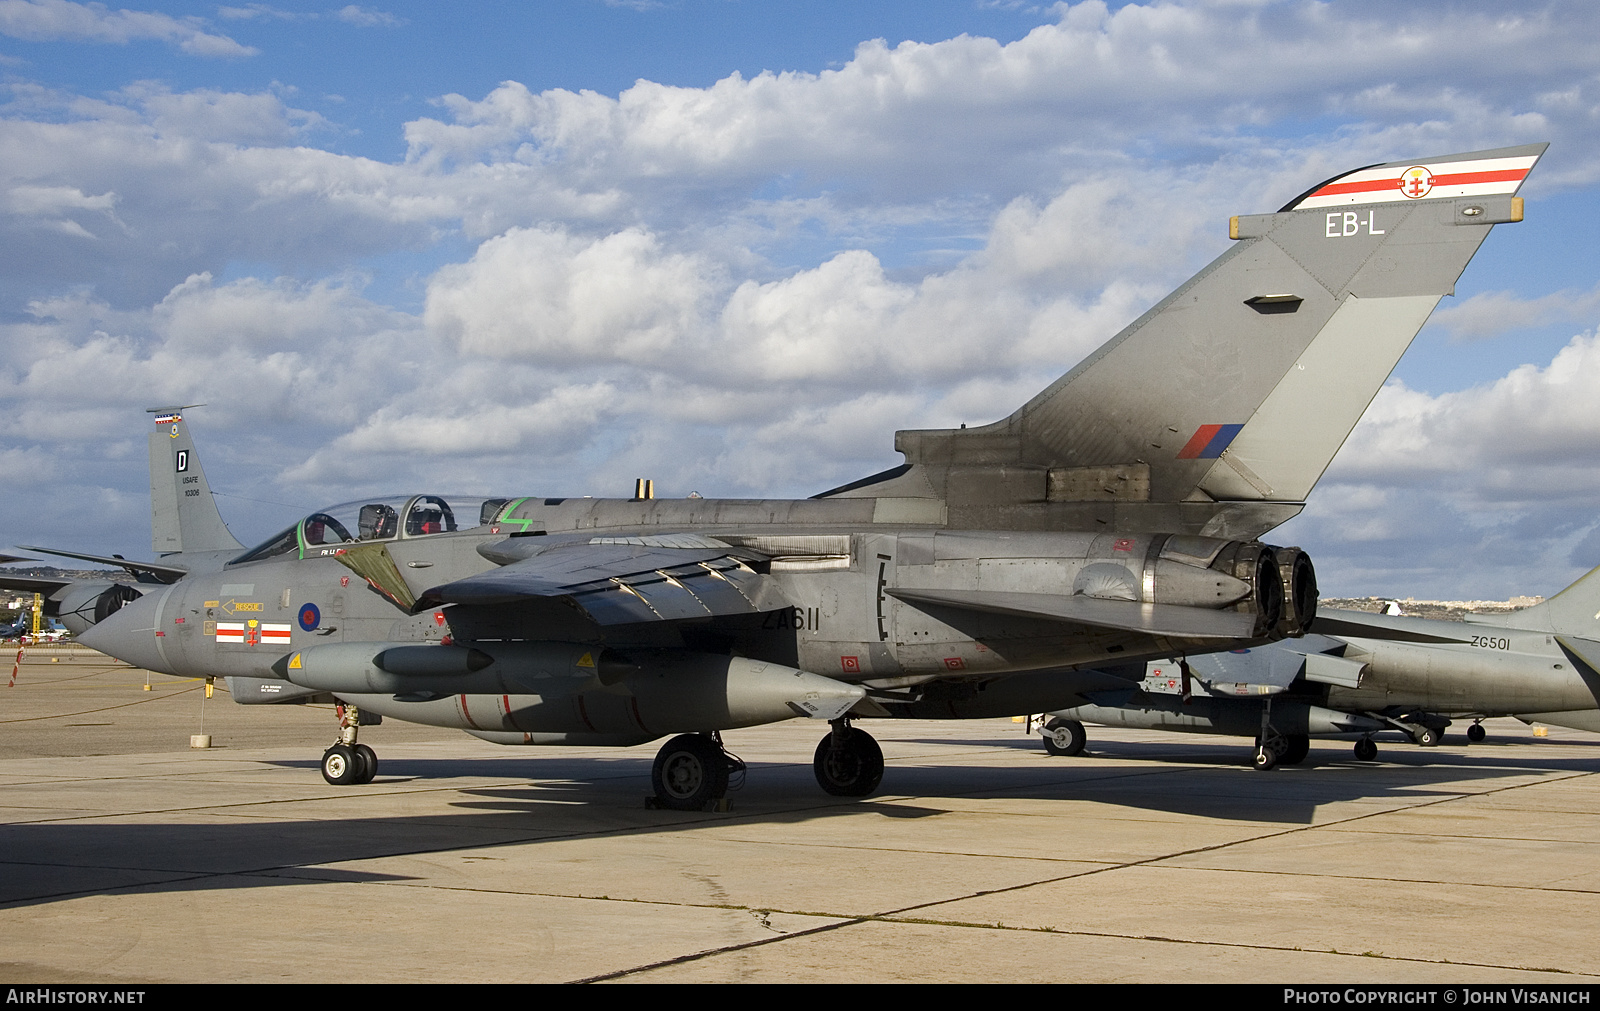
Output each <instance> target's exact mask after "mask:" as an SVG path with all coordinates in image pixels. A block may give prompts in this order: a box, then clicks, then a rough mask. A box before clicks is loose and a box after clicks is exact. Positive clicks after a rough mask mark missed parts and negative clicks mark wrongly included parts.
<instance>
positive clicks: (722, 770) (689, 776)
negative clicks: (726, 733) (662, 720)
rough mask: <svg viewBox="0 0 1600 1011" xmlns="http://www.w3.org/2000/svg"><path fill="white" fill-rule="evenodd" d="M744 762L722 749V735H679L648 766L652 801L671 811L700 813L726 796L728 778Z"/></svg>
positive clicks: (663, 747) (741, 770)
mask: <svg viewBox="0 0 1600 1011" xmlns="http://www.w3.org/2000/svg"><path fill="white" fill-rule="evenodd" d="M742 772H744V763H743V762H741V761H739V760H738V759H737V758H734V757H733V756H732V755H730V754H728V753H727V751H725V750H723V747H722V735H720V734H717V733H710V734H679V735H678V736H677V737H674V738H673V739H672V740H670V741H668V742H667V743H666V744H664V745H662V746H661V750H660V751H658V752H656V761H655V764H654V765H653V766H651V767H650V785H651V786H652V787H653V788H654V789H655V792H656V793H655V796H654V797H653V798H651V799H652V800H653V801H654V805H655V806H656V807H664V808H667V809H669V810H672V811H703V810H705V809H706V807H707V805H710V804H712V803H714V802H716V801H719V800H721V799H723V798H724V797H726V796H727V795H728V777H729V775H730V774H731V773H742Z"/></svg>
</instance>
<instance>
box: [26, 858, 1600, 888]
mask: <svg viewBox="0 0 1600 1011" xmlns="http://www.w3.org/2000/svg"><path fill="white" fill-rule="evenodd" d="M0 863H3V861H0ZM1171 869H1172V870H1175V871H1212V872H1215V873H1219V874H1264V875H1270V876H1274V877H1285V878H1329V879H1331V880H1334V881H1380V882H1383V883H1385V884H1392V885H1448V886H1450V887H1451V888H1504V889H1507V890H1509V891H1522V892H1560V893H1567V894H1573V895H1600V888H1560V887H1556V886H1554V885H1504V884H1493V883H1490V882H1486V881H1436V880H1434V879H1432V878H1386V877H1379V876H1377V875H1372V874H1334V873H1331V872H1327V871H1275V870H1258V869H1253V868H1249V867H1203V866H1187V865H1184V866H1174V867H1172V868H1171Z"/></svg>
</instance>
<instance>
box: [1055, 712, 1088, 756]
mask: <svg viewBox="0 0 1600 1011" xmlns="http://www.w3.org/2000/svg"><path fill="white" fill-rule="evenodd" d="M1088 740H1089V735H1088V734H1086V733H1085V732H1084V729H1083V724H1082V723H1079V722H1078V721H1077V720H1063V719H1061V718H1060V717H1057V718H1055V719H1053V720H1051V721H1050V722H1049V723H1046V724H1045V725H1044V750H1045V751H1048V752H1049V753H1050V754H1052V755H1079V754H1082V753H1083V746H1084V744H1085V743H1087V742H1088Z"/></svg>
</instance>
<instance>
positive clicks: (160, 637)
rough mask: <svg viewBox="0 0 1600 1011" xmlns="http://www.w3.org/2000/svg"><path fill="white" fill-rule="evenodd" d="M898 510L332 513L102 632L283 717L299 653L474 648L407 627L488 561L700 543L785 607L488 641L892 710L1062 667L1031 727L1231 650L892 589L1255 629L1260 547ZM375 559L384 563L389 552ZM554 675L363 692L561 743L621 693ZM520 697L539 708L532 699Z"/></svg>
mask: <svg viewBox="0 0 1600 1011" xmlns="http://www.w3.org/2000/svg"><path fill="white" fill-rule="evenodd" d="M432 498H434V499H437V497H432ZM402 508H405V507H402ZM890 511H891V512H892V513H894V514H895V515H893V517H892V518H893V520H895V522H874V519H875V516H876V517H877V518H879V519H882V518H884V513H885V508H884V506H883V505H882V504H881V500H872V499H848V500H832V501H829V500H798V501H793V500H756V501H728V500H720V501H719V500H680V501H675V502H672V503H660V502H659V501H656V502H652V501H643V502H632V501H608V500H594V499H565V500H532V499H522V500H512V501H510V502H507V503H506V504H505V505H504V506H503V507H501V508H500V509H499V511H498V514H497V515H496V516H495V517H494V518H492V519H488V520H486V521H485V522H484V523H482V524H480V525H478V526H474V527H471V528H468V529H459V530H456V531H454V532H437V533H434V532H426V531H425V529H424V526H423V525H417V527H416V531H417V532H411V531H408V530H405V529H396V530H393V531H388V530H386V529H385V528H383V526H382V523H381V522H374V523H373V524H369V525H370V526H371V528H372V529H371V531H369V532H376V533H377V534H378V535H379V536H377V537H375V538H367V539H363V538H361V537H354V536H352V537H350V539H348V540H346V539H339V538H336V537H334V535H331V534H329V533H327V531H326V524H325V523H324V522H323V521H321V520H315V517H317V516H324V517H327V518H329V519H331V517H328V514H325V513H322V514H313V516H312V517H310V518H308V520H307V521H302V523H301V524H300V525H299V527H298V528H297V529H296V530H292V531H286V532H285V534H284V535H280V538H279V540H278V541H277V542H269V543H268V544H267V545H264V546H263V548H260V549H255V550H253V551H251V552H247V553H245V554H244V555H243V556H241V558H240V560H236V561H234V562H232V563H230V564H229V565H227V566H225V567H223V568H222V569H221V570H220V571H218V572H211V573H196V574H194V575H191V576H189V577H186V578H184V579H182V580H180V581H178V582H176V583H173V584H171V585H170V586H165V587H160V588H156V589H153V590H151V592H149V593H147V594H146V595H145V596H144V597H143V598H141V599H140V600H138V601H135V602H132V603H130V604H128V605H127V606H125V607H124V608H123V610H122V612H120V613H119V614H117V615H116V616H114V619H113V620H112V621H110V622H107V623H105V624H103V625H102V626H100V627H97V628H96V629H95V630H93V631H92V632H91V633H90V641H91V642H92V644H94V645H95V646H96V647H97V648H100V649H103V650H105V651H106V652H108V653H111V654H113V655H116V656H119V657H121V658H122V659H124V660H127V661H129V662H131V663H134V664H137V665H138V666H141V667H144V668H147V669H150V670H155V671H158V672H163V673H168V674H175V675H187V676H196V675H206V676H224V677H230V678H234V679H237V680H238V681H239V685H238V686H236V691H237V690H240V689H241V688H242V689H243V690H244V691H246V692H248V691H250V690H252V687H253V688H254V689H255V690H258V691H259V692H261V693H262V694H263V696H267V695H270V696H272V698H270V699H269V698H266V697H262V698H260V699H258V701H275V700H282V699H285V698H287V697H289V696H291V695H293V694H294V693H295V692H296V691H297V690H298V689H296V688H295V686H294V683H293V672H288V673H287V674H285V672H284V670H283V669H282V667H281V663H280V661H282V660H283V658H285V657H286V656H287V655H289V654H291V653H292V652H294V651H301V650H311V649H316V648H318V647H322V646H328V645H333V644H339V643H394V642H413V643H438V642H442V641H447V639H448V638H449V637H451V635H452V632H455V633H456V635H455V638H456V639H459V638H460V633H459V630H455V629H453V628H452V626H451V624H450V615H449V613H448V612H449V607H441V608H429V609H426V610H422V611H421V613H410V607H409V604H410V602H411V601H414V600H415V599H416V598H417V597H419V596H422V595H423V593H424V592H425V591H426V590H427V589H428V588H430V587H435V586H439V585H441V584H447V583H450V582H452V581H454V580H459V579H462V578H465V577H467V576H472V575H474V574H477V573H481V572H485V571H487V570H490V569H493V568H495V567H496V562H495V561H491V558H493V559H496V560H498V561H500V562H502V563H503V562H504V561H505V560H506V558H507V557H508V553H509V555H510V556H520V555H526V554H531V553H537V552H538V551H539V550H540V549H541V547H542V546H544V545H546V544H552V543H556V542H557V541H561V542H563V543H568V544H570V543H572V540H573V538H577V539H578V541H579V542H581V543H588V542H589V540H590V539H592V538H616V537H636V538H649V537H650V536H652V535H655V534H657V533H658V532H663V531H664V530H665V531H671V532H678V531H682V530H684V529H693V530H694V532H695V533H696V534H699V535H704V536H709V537H714V538H717V539H718V540H719V541H720V542H725V543H726V544H729V545H734V546H736V547H737V548H738V549H740V550H743V551H745V552H747V553H748V557H751V558H752V561H751V564H752V565H756V566H759V567H760V568H761V569H762V575H763V576H764V577H766V581H767V582H768V583H769V584H770V586H771V587H772V588H773V590H774V591H775V594H774V596H773V598H772V600H771V601H769V602H768V603H769V605H770V606H766V607H765V608H764V609H763V610H761V611H760V613H754V614H751V615H749V616H748V618H747V619H744V620H738V621H726V620H724V621H719V622H718V623H716V624H715V625H714V626H713V625H712V624H711V623H709V622H707V623H696V622H694V621H676V622H670V623H658V624H654V625H646V626H627V627H623V628H616V627H607V628H602V627H598V626H596V625H594V624H593V623H591V622H587V621H584V620H582V619H581V616H580V615H571V616H569V617H565V618H561V617H557V618H555V619H552V620H551V621H549V622H544V623H541V625H540V626H539V627H520V628H513V629H503V630H501V631H499V632H495V633H491V635H490V636H488V637H486V641H490V640H492V641H511V640H519V641H522V640H536V641H546V642H560V643H569V644H577V645H579V646H584V647H592V648H594V649H597V650H598V649H601V648H605V649H608V650H613V651H621V652H622V654H624V655H628V656H632V657H635V658H642V659H640V660H639V661H638V662H639V663H641V664H642V665H644V666H646V667H648V666H649V664H650V663H652V662H654V661H653V660H652V659H651V657H653V656H656V655H658V654H659V651H671V650H677V651H683V650H687V651H689V652H692V653H695V654H696V655H707V656H712V655H720V656H728V655H731V656H735V657H742V658H747V659H750V660H755V661H764V662H768V663H774V664H781V665H784V666H785V667H786V668H793V669H796V670H799V671H803V672H809V673H812V674H817V675H822V676H824V677H826V678H828V679H831V680H832V681H835V682H842V683H845V684H864V685H869V686H871V687H872V688H874V689H876V690H883V691H889V692H913V693H915V692H916V691H917V690H918V686H922V685H926V684H928V683H930V682H936V681H940V682H948V681H966V682H975V683H976V682H981V681H982V679H984V678H993V677H997V676H1001V675H1008V674H1014V673H1016V672H1023V671H1036V670H1041V669H1047V668H1048V669H1054V670H1058V671H1061V672H1062V673H1061V674H1060V675H1059V676H1056V677H1054V678H1053V679H1049V678H1046V679H1039V680H1038V681H1037V685H1038V687H1037V689H1034V693H1035V695H1036V696H1037V697H1032V698H1028V699H1016V700H1012V701H1008V702H1007V703H1006V704H1005V707H1006V708H1008V709H1009V710H1014V711H1015V712H1024V711H1038V710H1039V709H1040V708H1045V707H1049V706H1050V705H1051V703H1054V704H1055V705H1062V704H1066V703H1068V702H1069V701H1071V700H1072V699H1073V692H1074V691H1075V689H1076V687H1079V686H1080V685H1079V682H1080V681H1081V679H1076V680H1075V679H1073V678H1071V677H1069V676H1067V674H1068V672H1070V671H1071V670H1072V669H1074V668H1081V667H1091V666H1095V665H1099V664H1104V663H1106V662H1107V661H1108V660H1109V659H1116V660H1119V661H1121V660H1133V659H1137V658H1141V657H1147V656H1157V655H1163V654H1166V653H1169V652H1173V651H1196V650H1199V649H1204V648H1208V647H1209V648H1215V640H1214V639H1208V638H1189V637H1183V636H1174V635H1164V634H1148V633H1146V632H1143V631H1130V630H1128V629H1125V628H1121V629H1119V628H1110V627H1098V626H1094V625H1078V624H1070V623H1069V624H1063V622H1061V621H1059V620H1050V619H1046V618H1042V617H1038V616H1027V615H1019V614H1015V613H995V612H992V611H982V610H972V609H968V608H961V607H955V606H939V605H936V604H927V603H922V604H920V605H918V606H912V605H910V604H907V603H906V602H904V601H902V600H901V599H899V598H898V597H896V596H895V593H896V592H913V591H916V590H919V589H920V590H923V591H929V592H931V591H932V590H938V591H941V592H944V593H947V594H961V593H967V594H973V595H976V594H980V593H988V594H1007V593H1014V594H1033V595H1056V596H1061V597H1071V596H1074V595H1077V596H1078V597H1080V598H1082V597H1093V598H1094V599H1097V600H1098V599H1102V598H1103V599H1107V600H1112V601H1116V602H1119V603H1122V602H1126V603H1129V604H1132V603H1134V602H1139V601H1143V602H1145V603H1150V604H1155V603H1164V604H1177V605H1180V606H1182V607H1187V608H1210V609H1212V610H1216V611H1227V612H1245V613H1244V614H1240V617H1241V618H1242V619H1244V625H1245V627H1246V628H1249V627H1250V626H1251V620H1253V619H1250V618H1249V617H1248V612H1249V610H1250V608H1251V607H1252V606H1253V598H1252V587H1251V585H1250V584H1249V582H1248V580H1246V579H1240V578H1236V577H1235V576H1234V575H1233V574H1231V573H1232V572H1234V570H1235V567H1236V565H1235V563H1234V562H1233V561H1229V559H1232V558H1233V557H1234V555H1235V554H1239V552H1240V550H1241V548H1242V547H1245V546H1244V545H1242V542H1230V541H1224V540H1219V539H1211V538H1199V537H1169V536H1167V535H1147V534H1130V535H1110V534H1105V535H1100V534H1091V533H1059V534H1050V533H1036V532H1011V533H1007V532H994V531H949V530H944V529H940V528H938V527H936V526H933V525H932V524H929V525H928V526H923V527H920V528H919V527H917V526H912V525H910V524H908V523H907V522H906V521H905V520H906V519H907V518H908V517H907V513H908V509H907V507H905V506H903V505H899V504H897V505H895V506H894V508H893V509H892V510H890ZM680 513H682V514H683V515H679V514H680ZM664 518H668V522H662V520H663V519H664ZM912 518H915V517H912ZM923 518H926V519H929V520H935V519H937V517H935V516H933V515H931V514H930V515H927V516H926V517H923ZM313 522H314V523H315V524H316V525H311V524H312V523H313ZM691 522H693V523H694V524H695V526H693V527H692V528H690V527H689V524H690V523H691ZM340 529H341V530H343V527H340ZM385 533H388V534H389V536H387V537H384V536H383V534H385ZM380 545H381V552H380V553H381V556H382V557H381V558H379V554H375V553H374V552H375V551H377V550H378V547H379V546H380ZM264 549H269V550H264ZM1251 550H1254V551H1256V552H1259V551H1260V550H1261V549H1260V547H1259V546H1255V547H1254V548H1252V549H1251ZM1229 552H1233V554H1229ZM358 557H359V558H361V559H363V560H361V561H357V560H356V559H357V558H358ZM1241 557H1243V556H1241ZM1250 557H1251V558H1254V557H1256V556H1254V555H1252V556H1250ZM374 559H378V560H379V561H380V562H382V564H383V566H385V568H384V569H383V572H380V571H378V570H376V569H373V568H371V567H370V565H371V563H372V562H373V560H374ZM384 559H386V560H387V561H383V560H384ZM391 563H392V564H391ZM741 564H742V563H741ZM1244 564H1246V562H1245V561H1240V562H1238V563H1237V565H1244ZM1252 564H1254V563H1252ZM1224 570H1227V571H1224ZM1273 571H1274V572H1275V571H1276V570H1275V569H1274V570H1273ZM384 572H389V573H391V575H388V576H385V575H384V574H383V573H384ZM1274 578H1276V576H1274ZM395 580H398V582H395ZM1270 624H1271V623H1270V622H1269V623H1268V626H1270ZM1245 637H1246V638H1248V637H1249V636H1248V633H1246V636H1245ZM1263 638H1265V634H1263V635H1262V636H1258V637H1254V638H1252V639H1251V641H1260V640H1261V639H1263ZM484 648H486V649H487V648H489V647H488V646H485V647H484ZM652 651H657V652H652ZM580 652H581V651H580ZM275 665H277V666H276V667H275ZM510 666H514V665H508V666H507V669H510ZM539 676H540V675H539V672H538V671H534V670H532V669H529V670H526V671H524V672H523V673H522V674H521V675H519V677H520V680H519V681H514V682H510V683H507V684H505V685H502V686H501V689H502V690H496V691H494V692H492V693H489V692H482V691H479V692H468V691H463V692H448V693H446V692H442V691H435V692H432V693H431V694H430V695H429V697H426V698H423V697H420V696H418V697H411V698H402V697H401V696H403V695H406V694H407V693H394V694H384V695H373V694H369V693H359V694H360V695H361V701H360V703H359V704H360V705H362V707H363V708H364V709H371V710H375V711H378V712H382V713H385V714H387V715H394V716H397V717H399V718H402V719H407V720H413V721H416V722H426V723H435V724H444V725H450V726H460V727H461V728H462V729H467V730H472V731H496V732H498V731H505V732H517V731H525V730H528V728H530V727H532V726H533V725H534V724H536V723H537V724H538V725H539V726H540V728H541V732H555V730H554V729H553V728H552V727H551V725H550V722H549V720H548V719H545V716H548V711H547V712H545V713H544V714H543V715H539V718H538V719H535V715H536V714H538V713H539V710H540V709H541V706H543V705H544V704H545V702H546V700H547V699H548V698H549V697H550V696H551V693H552V692H553V691H554V692H555V694H558V695H561V696H563V702H562V706H563V707H567V708H570V705H569V703H570V702H571V699H570V698H566V697H567V696H571V695H573V693H574V692H578V693H580V694H581V692H583V691H589V690H593V691H595V692H597V694H596V695H595V696H594V697H593V699H592V701H593V705H592V706H589V708H590V709H591V710H595V711H598V710H599V709H600V708H603V707H604V706H606V705H608V704H610V703H611V702H613V701H614V697H615V696H616V695H618V690H617V686H616V685H606V686H596V685H590V686H588V687H584V686H583V685H582V684H580V683H579V682H578V681H574V680H572V678H571V677H570V676H567V675H562V676H563V677H564V678H565V680H562V681H559V682H554V681H552V682H541V681H538V680H537V678H538V677H539ZM286 682H287V683H286ZM518 685H521V686H522V687H523V688H524V689H525V690H524V691H520V692H519V691H517V690H516V687H517V686H518ZM1052 685H1054V686H1055V687H1054V689H1052ZM557 688H559V691H555V690H556V689H557ZM535 689H537V690H535ZM301 694H307V692H304V691H302V692H301ZM341 694H342V693H341ZM411 694H412V695H413V696H415V695H416V693H411ZM445 695H449V696H451V697H453V698H454V701H450V700H449V699H447V698H445V697H444V696H445ZM906 697H907V699H912V698H919V697H920V695H907V696H906ZM998 697H999V696H998V695H997V696H996V698H998ZM580 708H581V707H580ZM545 709H546V710H548V706H545ZM519 713H520V714H522V715H521V716H519V715H518V714H519ZM886 715H887V713H886ZM576 719H577V726H576V729H577V730H592V729H593V727H592V726H591V724H592V723H593V721H592V720H586V719H584V718H582V717H581V715H580V717H577V718H576Z"/></svg>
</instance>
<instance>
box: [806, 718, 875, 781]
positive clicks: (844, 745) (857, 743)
mask: <svg viewBox="0 0 1600 1011" xmlns="http://www.w3.org/2000/svg"><path fill="white" fill-rule="evenodd" d="M811 767H812V770H813V771H814V772H815V773H816V775H817V785H818V786H820V787H822V789H823V791H824V792H826V793H829V794H832V795H833V796H835V797H865V796H867V795H868V794H870V793H872V792H873V791H874V790H876V789H877V788H878V784H879V783H882V782H883V749H882V748H880V747H878V742H877V741H875V740H873V737H872V735H871V734H869V733H867V732H866V731H865V730H858V729H856V728H855V727H852V726H850V725H849V724H848V723H846V722H845V721H843V720H840V721H839V722H838V723H836V724H834V728H833V732H832V733H830V734H829V735H828V736H827V737H824V738H823V739H822V741H821V742H820V743H818V745H817V753H816V755H815V756H814V757H813V758H812V762H811Z"/></svg>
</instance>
